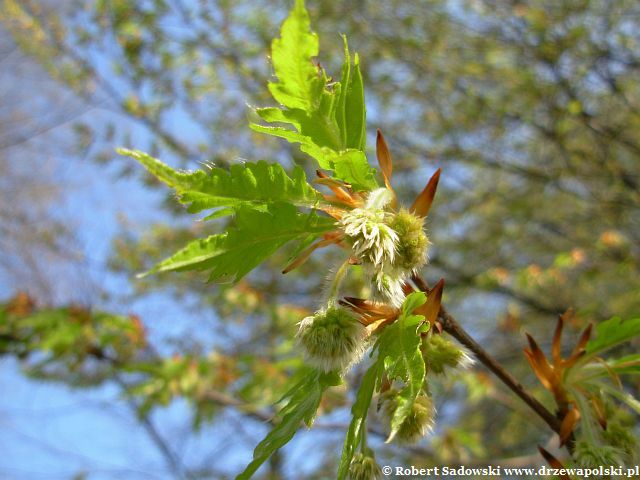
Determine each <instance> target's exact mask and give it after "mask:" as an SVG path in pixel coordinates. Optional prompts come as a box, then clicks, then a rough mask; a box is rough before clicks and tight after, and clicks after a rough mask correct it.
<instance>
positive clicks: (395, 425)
mask: <svg viewBox="0 0 640 480" xmlns="http://www.w3.org/2000/svg"><path fill="white" fill-rule="evenodd" d="M425 301H426V296H425V295H424V293H422V292H415V293H412V294H411V295H409V296H408V297H407V298H406V300H405V301H404V303H403V305H402V314H401V315H400V316H399V317H398V319H397V320H396V321H395V322H394V323H392V324H391V325H389V326H388V327H386V328H385V330H384V332H383V333H382V335H381V337H380V339H379V341H378V344H377V345H378V349H379V358H381V359H383V362H384V369H385V373H386V374H387V376H388V377H389V379H390V380H395V379H397V380H401V381H403V382H404V383H405V386H404V388H403V389H402V390H400V392H399V393H398V396H397V402H398V404H397V405H398V406H397V408H396V409H395V411H394V414H393V418H392V419H391V433H390V434H389V438H388V439H387V442H390V441H391V440H393V438H394V437H395V435H396V434H397V433H398V430H399V428H400V426H401V425H402V423H403V422H404V420H405V419H406V418H407V416H408V415H409V414H410V413H411V410H412V408H413V403H414V402H415V400H416V398H417V397H418V395H419V394H420V391H421V390H422V384H423V382H424V377H425V374H426V368H425V365H424V359H423V358H422V353H421V351H420V334H419V332H418V328H419V325H420V322H421V321H423V320H424V316H422V315H413V314H412V312H413V311H414V310H415V309H416V308H418V307H419V306H421V305H422V304H423V303H424V302H425Z"/></svg>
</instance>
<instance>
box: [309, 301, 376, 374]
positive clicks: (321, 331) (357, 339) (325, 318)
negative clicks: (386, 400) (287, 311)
mask: <svg viewBox="0 0 640 480" xmlns="http://www.w3.org/2000/svg"><path fill="white" fill-rule="evenodd" d="M366 336H367V331H366V329H365V327H364V326H363V325H362V324H361V323H360V322H359V321H358V320H357V319H356V318H355V317H354V316H353V315H351V313H349V312H348V311H347V310H345V309H344V308H340V307H329V308H327V309H326V310H319V311H318V312H316V313H315V314H314V315H313V316H310V317H306V318H305V319H303V320H302V321H301V322H300V327H299V330H298V333H297V339H298V343H299V344H300V346H301V347H302V349H303V350H304V353H305V358H306V360H307V361H308V362H309V363H310V364H312V365H313V366H315V367H316V368H318V369H320V370H322V371H324V372H331V371H336V370H338V371H342V370H345V369H346V368H348V367H349V366H350V365H352V364H354V363H356V362H357V361H359V360H360V358H362V355H363V354H364V351H365V350H366V342H365V340H366Z"/></svg>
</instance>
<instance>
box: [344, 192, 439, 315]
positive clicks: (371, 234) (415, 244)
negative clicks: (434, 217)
mask: <svg viewBox="0 0 640 480" xmlns="http://www.w3.org/2000/svg"><path fill="white" fill-rule="evenodd" d="M393 199H394V195H393V192H392V191H391V190H389V189H387V188H379V189H377V190H374V191H372V192H371V193H370V194H369V196H368V198H367V201H366V203H365V205H364V207H363V208H354V209H353V210H351V211H349V212H347V213H346V214H345V215H343V216H342V218H341V219H340V221H339V226H340V228H341V229H342V230H343V232H344V235H345V237H346V238H347V239H348V241H349V242H350V243H351V246H352V252H353V257H354V258H355V259H356V260H357V261H358V262H359V263H361V264H362V266H363V268H364V271H365V273H366V275H367V277H368V278H369V280H370V283H371V290H372V296H373V299H374V300H375V301H378V302H381V303H389V304H391V305H393V306H395V307H399V306H400V305H402V302H403V301H404V297H405V296H404V293H403V285H404V283H405V282H406V281H407V279H408V277H409V275H410V274H411V273H415V272H416V271H417V270H418V269H419V268H420V267H422V266H424V265H425V263H426V262H427V248H428V246H429V240H428V238H427V235H426V233H425V232H424V218H421V217H419V216H416V215H414V214H413V213H411V212H409V210H407V209H401V210H400V211H399V212H397V213H395V212H392V211H389V206H390V205H391V204H392V202H393Z"/></svg>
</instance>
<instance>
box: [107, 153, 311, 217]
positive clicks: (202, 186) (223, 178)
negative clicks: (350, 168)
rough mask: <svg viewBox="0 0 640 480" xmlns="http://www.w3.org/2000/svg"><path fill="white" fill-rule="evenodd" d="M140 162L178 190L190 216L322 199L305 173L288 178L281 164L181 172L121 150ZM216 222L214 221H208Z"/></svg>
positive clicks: (298, 171) (306, 203)
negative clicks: (210, 210) (277, 203)
mask: <svg viewBox="0 0 640 480" xmlns="http://www.w3.org/2000/svg"><path fill="white" fill-rule="evenodd" d="M118 153H120V154H121V155H127V156H130V157H132V158H134V159H135V160H137V161H139V162H140V163H141V164H142V165H143V166H144V167H145V168H146V169H147V170H148V171H149V172H150V173H151V174H152V175H154V176H156V177H157V178H158V179H159V180H161V181H162V182H164V183H166V184H167V185H169V186H170V187H172V188H174V189H175V190H176V193H178V195H179V198H180V201H181V202H182V203H184V204H190V205H189V212H191V213H196V212H200V211H202V210H207V209H211V208H219V207H237V206H240V205H244V206H252V205H258V206H264V205H265V204H268V203H274V202H288V203H292V204H294V205H298V206H305V207H313V206H314V205H315V204H317V202H319V201H320V200H321V199H322V197H321V195H320V193H319V192H317V191H316V190H315V189H314V188H313V187H311V185H309V184H308V183H307V179H306V176H305V174H304V171H303V170H302V169H301V168H300V167H295V168H294V171H293V176H292V177H289V176H288V175H287V173H286V172H285V171H284V169H283V168H282V166H280V165H279V164H277V163H276V164H269V163H267V162H265V161H260V162H258V163H245V164H241V165H240V164H237V165H232V166H231V168H230V169H229V170H228V171H227V170H224V169H222V168H218V167H214V168H212V169H211V170H210V171H209V172H205V171H203V170H196V171H193V172H178V171H176V170H174V169H172V168H171V167H169V166H168V165H165V164H164V163H162V162H161V161H160V160H158V159H156V158H153V157H151V156H150V155H147V154H146V153H144V152H141V151H138V150H127V149H123V148H121V149H118ZM207 218H213V217H207Z"/></svg>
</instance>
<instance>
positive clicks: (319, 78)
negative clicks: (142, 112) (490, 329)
mask: <svg viewBox="0 0 640 480" xmlns="http://www.w3.org/2000/svg"><path fill="white" fill-rule="evenodd" d="M344 50H345V60H344V64H343V69H342V77H341V80H340V81H339V82H333V81H331V79H330V78H329V77H328V76H327V74H326V72H325V71H324V69H322V68H321V67H320V66H319V65H316V64H314V63H313V59H314V58H315V57H316V56H317V54H318V38H317V36H316V35H315V34H314V33H312V32H310V31H309V17H308V14H307V12H306V9H305V8H304V4H303V2H302V1H296V3H295V7H294V8H293V10H292V11H291V13H290V15H289V17H288V18H287V19H286V20H285V22H284V24H283V26H282V29H281V37H280V38H279V39H276V40H274V42H273V43H272V60H273V67H274V71H275V75H276V77H277V81H276V82H271V83H270V84H269V90H270V92H271V94H272V95H273V97H274V98H275V100H276V101H277V102H278V103H279V104H280V107H271V108H258V109H256V113H257V115H258V116H259V117H260V118H262V120H264V121H265V122H268V123H276V124H281V125H283V126H265V125H260V124H256V123H252V124H251V128H252V129H253V130H255V131H258V132H261V133H266V134H269V135H272V136H276V137H281V138H284V139H286V140H288V141H290V142H293V143H299V144H300V149H301V151H302V152H304V153H306V154H308V155H309V156H311V157H312V158H314V159H315V160H316V161H317V163H318V166H319V167H320V168H321V169H323V170H327V171H330V172H332V176H331V177H328V176H327V175H326V174H324V173H322V174H321V173H318V176H319V177H320V179H321V180H322V182H321V183H324V184H325V185H327V186H329V187H330V188H331V190H332V191H333V193H334V194H335V195H334V196H333V197H332V196H329V195H326V194H322V193H320V192H319V191H317V190H316V189H315V188H313V187H312V186H311V185H310V184H308V183H307V180H306V176H305V175H304V172H303V171H302V170H301V169H300V168H296V169H295V171H294V174H293V175H292V176H289V175H287V173H286V172H285V171H284V170H283V169H282V167H280V166H279V165H271V164H267V163H266V162H258V163H255V164H254V163H247V164H244V165H235V166H232V167H231V168H230V169H229V170H225V169H222V168H218V167H213V168H211V169H210V172H207V173H205V172H203V171H196V172H178V171H175V170H173V169H172V168H170V167H168V166H166V165H165V164H163V163H161V162H160V161H159V160H157V159H154V158H152V157H150V156H149V155H147V154H145V153H142V152H140V151H131V150H124V149H121V150H120V153H122V154H125V155H129V156H131V157H133V158H135V159H136V160H138V161H139V162H141V163H142V164H143V165H144V166H145V167H146V168H147V170H148V171H149V172H150V173H152V174H153V175H155V176H156V177H157V178H159V179H160V180H161V181H163V182H164V183H166V184H167V185H169V186H170V187H172V188H174V189H175V190H176V192H177V194H178V196H179V199H180V201H181V202H182V203H184V204H186V205H188V210H189V211H190V212H191V213H198V212H202V211H204V210H214V211H213V213H210V214H209V215H208V216H207V217H206V218H205V220H213V219H217V218H220V217H224V216H233V220H234V225H233V227H230V228H229V229H228V230H226V231H225V232H224V233H221V234H215V235H211V236H209V237H207V238H205V239H201V240H197V241H194V242H192V243H190V244H189V245H187V246H186V247H185V248H184V249H183V250H181V251H179V252H178V253H176V254H175V255H173V256H172V257H170V258H168V259H167V260H165V261H163V262H161V263H159V264H158V265H157V266H156V267H154V268H153V269H152V270H150V271H149V272H148V273H155V272H163V271H170V270H179V271H183V270H197V271H204V270H206V271H208V272H209V280H210V281H216V282H225V281H232V282H237V281H238V280H240V279H241V278H242V277H244V276H245V275H246V274H248V273H249V272H250V271H251V270H252V269H254V268H255V267H257V266H258V265H259V264H260V263H261V262H263V261H264V260H266V259H267V258H269V257H270V256H272V255H273V254H274V253H275V252H276V251H277V250H278V249H280V248H281V247H282V246H284V245H285V244H287V243H289V242H290V241H297V247H296V248H295V251H294V254H293V256H296V255H301V256H302V258H303V260H305V259H306V257H307V256H308V254H309V253H310V252H311V251H313V249H314V248H315V247H316V246H318V245H320V244H323V242H320V244H314V245H312V244H313V242H314V240H316V239H317V238H318V237H320V236H323V237H324V239H325V241H324V242H325V243H324V244H329V243H337V242H336V241H335V238H332V237H331V235H332V233H330V232H332V231H333V230H334V229H335V224H334V222H333V220H331V219H329V218H327V217H325V216H323V215H318V213H317V210H320V211H324V212H327V213H329V214H330V215H332V216H336V215H335V214H334V213H335V210H336V208H337V206H336V205H340V204H341V203H343V204H344V203H346V204H349V203H350V202H351V206H352V207H353V205H354V204H357V201H358V199H360V198H362V197H363V196H364V197H365V198H366V196H367V193H368V192H371V191H372V190H374V189H376V188H377V187H378V183H377V181H376V180H375V170H373V169H372V168H371V167H370V166H369V163H368V162H367V158H366V153H365V140H366V131H365V121H366V116H365V107H364V89H363V84H362V76H361V74H360V68H359V59H358V56H357V55H356V56H355V60H354V61H353V62H352V60H351V54H350V52H349V49H348V46H347V42H346V39H345V40H344ZM378 142H379V145H378V151H379V155H378V156H379V159H380V161H381V167H382V170H383V177H384V180H385V185H386V186H387V188H389V189H391V187H390V184H389V180H390V176H391V163H390V157H388V151H387V149H386V144H384V140H383V139H381V138H380V137H379V140H378ZM380 142H382V145H383V147H381V143H380ZM380 152H382V154H380ZM387 157H388V158H387ZM433 180H434V181H433V182H430V185H431V188H429V185H428V187H427V188H426V189H425V191H424V192H423V194H422V195H421V196H420V197H418V200H416V203H419V202H420V198H421V197H423V196H425V198H426V197H428V196H430V198H429V200H428V202H427V201H426V200H425V201H424V202H426V203H425V204H426V205H427V206H426V209H425V214H426V211H428V208H429V207H428V206H429V205H430V202H431V199H432V197H433V193H434V191H435V185H437V175H436V176H435V178H434V179H433ZM341 187H344V188H346V189H348V192H351V193H347V191H345V190H342V188H341ZM414 206H415V204H414ZM299 208H305V209H307V210H311V211H310V212H309V213H302V212H300V211H299ZM412 208H413V207H412ZM337 218H340V216H337ZM310 245H312V246H311V247H310ZM293 265H296V266H297V265H298V263H297V262H294V263H293ZM288 269H289V267H288V268H287V270H288ZM439 287H440V288H439V289H438V290H437V295H434V293H435V292H432V293H431V294H430V295H429V300H428V301H427V298H426V296H425V294H424V293H421V292H416V293H413V294H410V295H409V296H408V297H407V298H406V299H405V301H404V303H403V305H402V308H401V310H399V311H398V312H397V313H395V314H393V313H392V314H388V315H387V316H386V317H385V315H383V316H382V317H380V318H378V319H377V320H382V322H381V323H380V324H379V325H377V327H379V328H377V329H374V331H375V333H376V334H377V339H376V341H375V344H374V345H373V348H372V351H371V356H376V359H375V360H374V362H373V364H372V365H371V367H369V369H368V370H367V372H366V374H365V375H364V377H363V380H362V383H361V386H360V389H359V390H358V393H357V396H356V400H355V403H354V405H353V407H352V414H353V420H352V422H351V425H350V427H349V430H348V433H347V438H346V441H345V444H344V448H343V454H342V458H341V462H340V466H339V472H338V476H339V478H346V477H347V475H348V474H349V470H350V468H351V466H352V460H353V459H354V454H355V452H356V449H357V448H358V447H360V448H361V454H362V455H371V453H370V450H369V449H368V447H367V444H366V434H365V432H366V419H367V412H368V410H369V407H370V405H371V402H372V398H373V395H374V393H375V392H380V393H383V394H384V393H385V392H387V391H390V392H393V396H394V398H393V401H394V407H393V408H392V409H391V411H390V412H391V414H390V417H391V418H390V419H389V420H390V427H389V431H390V433H389V440H392V439H393V438H394V437H395V436H396V435H397V434H398V432H399V431H400V430H401V428H402V426H403V424H405V422H407V421H408V420H409V418H410V416H411V415H412V411H413V409H414V407H415V406H416V402H417V399H418V397H419V396H420V395H424V396H425V398H428V395H429V392H428V387H427V385H426V383H425V376H426V372H427V368H426V365H425V358H424V348H422V347H423V345H422V344H423V337H424V338H427V332H428V330H429V327H430V326H431V325H434V324H435V322H436V319H437V316H438V311H439V306H440V296H441V293H442V291H441V287H442V284H440V285H439ZM344 305H347V306H349V307H352V308H354V310H355V311H360V313H362V312H366V311H367V309H369V310H370V311H372V310H373V309H374V308H373V307H371V306H366V303H362V302H359V301H357V299H351V300H349V299H347V301H346V302H345V303H344ZM423 305H426V306H423ZM414 312H415V313H414ZM369 313H370V312H369ZM421 313H422V314H421ZM604 325H605V326H606V324H604ZM637 333H638V332H635V331H634V332H633V333H632V334H631V335H630V337H628V338H631V337H634V336H636V335H637ZM628 338H625V339H624V340H628ZM558 339H559V336H558ZM558 341H559V340H558ZM584 342H586V339H585V340H584ZM584 342H583V343H584ZM596 342H597V341H596ZM614 343H619V342H614ZM532 345H533V344H532ZM554 348H557V347H554ZM583 348H584V345H582V346H579V350H580V349H583ZM596 350H597V349H596ZM554 351H555V350H554ZM580 351H582V350H580ZM538 352H540V350H539V348H533V347H532V351H528V355H529V358H530V359H531V361H532V362H534V360H533V359H534V358H535V356H536V355H537V354H538ZM554 355H555V354H554ZM576 355H577V354H576ZM593 355H595V353H594V354H593ZM554 358H555V357H554ZM558 358H559V357H558ZM593 358H595V357H593V356H591V357H589V356H587V357H584V358H583V359H582V360H581V363H580V365H592V364H593V362H591V361H590V360H593ZM575 360H577V356H576V359H575ZM538 361H539V363H532V364H534V365H535V366H536V368H537V369H536V373H538V375H539V377H540V378H541V379H545V381H544V382H543V383H544V384H545V386H546V387H547V388H549V389H551V390H552V391H553V392H554V394H556V395H560V394H559V391H560V387H559V386H558V385H559V382H560V380H559V379H560V378H563V375H564V371H565V370H567V371H568V370H569V368H567V366H570V367H573V366H574V363H575V362H573V361H572V362H570V364H567V365H562V366H556V370H555V371H554V372H553V373H552V374H549V371H553V368H552V367H550V366H548V365H547V364H545V368H547V367H548V368H547V370H546V373H547V374H549V375H551V376H552V380H549V379H548V378H547V377H545V376H544V374H541V373H540V369H541V368H542V367H541V365H543V363H541V362H542V360H538ZM558 361H560V360H558ZM635 367H637V358H635V357H634V358H625V359H623V363H622V364H621V368H624V369H629V368H635ZM603 370H604V371H610V370H613V371H615V368H613V367H612V366H611V365H608V364H605V365H604V367H603ZM314 372H315V373H313V374H310V375H307V376H305V378H304V379H303V380H301V381H300V382H299V383H298V384H297V385H295V386H294V387H293V388H292V389H291V390H290V391H289V392H288V393H287V394H285V395H284V397H283V398H282V401H283V402H286V404H285V406H284V408H283V409H282V411H281V420H280V421H279V422H278V423H277V425H276V426H275V427H274V429H273V430H272V431H271V433H269V434H268V435H267V437H266V438H265V439H264V440H263V441H262V442H261V443H260V444H259V445H258V447H257V448H256V450H255V452H254V458H253V461H252V462H251V463H250V464H249V466H248V467H247V468H246V469H245V471H244V472H243V473H242V474H240V476H239V477H238V478H241V479H242V478H245V479H246V478H250V477H251V475H252V474H253V473H255V471H256V470H257V469H258V468H259V467H260V465H262V463H264V462H265V461H266V460H267V458H268V457H269V456H270V455H272V454H273V453H274V452H275V451H276V450H277V449H279V448H281V447H282V446H283V445H285V444H286V443H287V442H288V441H289V440H290V439H291V438H292V437H293V435H294V433H295V432H296V431H297V429H298V428H299V426H300V424H306V425H307V426H309V425H310V424H311V423H312V421H313V418H314V417H315V415H316V411H317V409H318V406H319V404H320V400H321V398H322V395H323V393H324V392H325V391H326V390H327V389H329V388H330V387H332V386H335V385H337V384H339V383H341V382H342V379H341V375H339V374H337V373H336V372H328V373H323V372H321V371H314ZM541 375H542V376H541ZM392 385H394V386H395V385H399V390H397V391H396V390H395V389H393V390H392ZM580 388H581V387H580ZM563 395H564V394H563ZM583 396H584V395H583ZM622 396H623V397H624V395H622ZM618 397H619V398H621V397H620V395H618ZM574 398H576V400H575V401H576V402H577V401H578V400H577V398H578V397H577V396H575V395H574ZM557 399H558V398H557ZM630 401H631V400H630ZM633 401H635V400H633ZM633 401H631V405H632V406H633ZM559 407H560V411H559V415H562V416H563V428H562V431H561V439H562V440H563V441H564V442H566V441H567V440H568V439H569V436H570V435H571V434H572V432H573V429H574V427H575V425H576V424H577V421H578V419H579V414H578V412H579V410H578V408H577V407H574V408H572V409H569V408H568V407H567V398H565V397H564V396H562V398H561V402H560V403H559ZM586 428H587V427H585V429H586Z"/></svg>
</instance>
